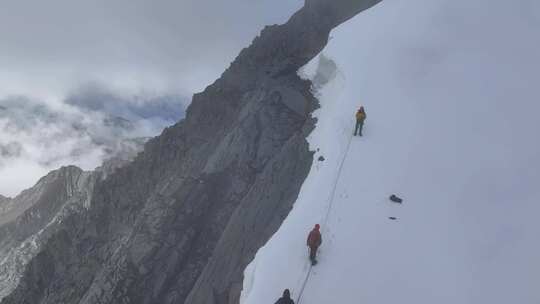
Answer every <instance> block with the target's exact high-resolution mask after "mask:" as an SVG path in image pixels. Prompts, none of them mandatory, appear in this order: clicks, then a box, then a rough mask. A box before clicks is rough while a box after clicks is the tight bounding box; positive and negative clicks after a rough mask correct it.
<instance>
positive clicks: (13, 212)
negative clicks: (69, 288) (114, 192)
mask: <svg viewBox="0 0 540 304" xmlns="http://www.w3.org/2000/svg"><path fill="white" fill-rule="evenodd" d="M97 175H98V174H97V173H90V172H83V171H82V170H81V169H79V168H76V167H65V168H62V169H59V170H56V171H53V172H51V173H49V174H48V175H47V176H46V177H44V178H42V179H41V180H40V181H39V182H38V183H37V184H36V185H35V186H34V187H32V188H31V189H28V190H26V191H24V192H23V193H21V194H20V195H19V196H17V197H15V198H14V199H12V200H9V201H8V202H7V203H6V204H5V205H4V207H5V208H4V210H3V212H1V213H0V298H2V297H4V296H6V295H8V294H9V293H10V292H11V291H12V290H13V289H14V288H15V287H16V286H17V285H16V284H17V283H18V280H19V278H20V276H21V275H22V273H23V271H24V267H25V266H26V264H27V263H28V261H29V260H30V259H32V258H33V257H34V256H35V255H36V254H37V252H38V251H39V249H40V247H41V245H42V244H43V243H45V242H46V240H47V239H48V237H49V236H50V235H52V234H53V233H54V232H55V228H56V227H57V226H58V225H59V224H60V222H61V221H62V219H64V218H66V217H68V216H69V215H70V214H72V213H74V212H82V211H83V210H84V206H85V205H88V203H89V200H90V197H89V196H90V195H91V191H92V187H93V184H94V182H95V178H97Z"/></svg>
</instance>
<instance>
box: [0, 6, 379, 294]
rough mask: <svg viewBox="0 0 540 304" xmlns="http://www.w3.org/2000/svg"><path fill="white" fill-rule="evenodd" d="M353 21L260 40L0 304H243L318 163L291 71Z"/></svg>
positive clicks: (305, 17)
mask: <svg viewBox="0 0 540 304" xmlns="http://www.w3.org/2000/svg"><path fill="white" fill-rule="evenodd" d="M308 2H309V1H308ZM334 2H335V3H341V2H343V3H349V1H345V0H340V1H334ZM354 2H355V3H357V7H365V6H366V3H373V4H374V2H375V1H354ZM338 7H339V6H338ZM365 8H367V7H365ZM337 12H339V10H338V11H337ZM349 14H350V11H347V15H349ZM346 18H350V17H345V16H343V15H339V14H337V13H334V14H326V12H325V11H323V10H320V9H319V8H318V5H315V6H314V7H312V6H306V8H304V9H302V10H301V11H299V12H298V13H296V14H295V15H294V16H293V17H292V18H291V19H290V20H289V22H288V23H286V24H284V25H281V26H271V27H267V28H266V29H265V30H263V32H262V33H261V35H260V36H259V37H257V38H256V39H255V40H254V42H253V44H252V45H251V46H250V47H249V48H247V49H244V50H243V51H242V52H241V53H240V55H239V56H238V58H237V59H236V60H235V61H234V62H233V63H232V64H231V66H230V67H229V69H227V70H226V71H225V72H224V74H223V75H222V77H221V78H220V79H218V80H217V81H216V82H215V83H214V84H212V85H211V86H209V87H208V88H206V90H205V91H204V92H202V93H199V94H196V95H195V96H194V97H193V102H192V104H191V106H190V107H189V109H188V111H187V116H186V118H185V120H183V121H181V122H180V123H178V124H177V125H175V126H172V127H170V128H167V129H166V130H165V131H164V132H163V133H162V134H161V135H160V136H159V137H156V138H154V139H152V140H150V141H149V142H148V143H147V144H146V146H145V150H144V152H143V153H141V154H140V155H139V156H138V157H137V158H136V159H135V160H134V161H133V162H131V163H129V164H128V165H126V166H125V167H122V168H120V169H118V170H117V171H115V172H114V173H112V174H110V175H108V177H107V178H106V179H104V180H97V181H96V184H95V186H94V187H93V192H92V195H91V196H92V199H91V203H90V204H89V205H88V210H87V211H84V212H77V213H73V214H71V215H70V216H69V217H66V218H65V219H63V221H62V223H61V225H59V226H58V228H57V229H56V231H55V233H54V234H53V235H52V236H51V237H50V238H49V239H48V241H47V243H46V244H44V245H43V248H41V251H40V253H39V254H37V256H36V257H35V258H34V259H33V260H32V261H31V262H30V263H29V264H28V267H27V269H26V272H25V275H24V278H23V279H21V281H20V284H19V286H18V287H17V289H16V290H15V291H14V292H13V293H11V295H9V296H8V297H6V298H4V300H3V301H2V303H4V304H7V303H32V304H33V303H42V304H45V303H51V304H52V303H84V304H90V303H111V304H112V303H166V304H167V303H197V304H199V303H208V304H210V303H213V304H224V303H237V302H238V297H239V294H240V288H241V284H242V273H243V270H244V268H245V266H246V265H247V264H248V263H249V262H250V261H251V259H252V258H253V256H254V254H255V252H256V251H257V249H258V248H260V247H261V246H262V245H263V244H264V243H265V242H266V241H267V240H268V239H269V237H270V236H271V235H272V234H273V233H274V232H275V231H276V230H277V228H278V227H279V225H280V224H281V222H282V221H283V219H284V218H285V217H286V216H287V214H288V212H289V210H290V209H291V207H292V204H293V202H294V201H295V200H296V197H297V195H298V192H299V190H300V186H301V184H302V182H303V181H304V179H305V177H306V176H307V174H308V171H309V169H310V166H311V163H312V161H313V159H312V153H311V152H310V151H309V150H308V144H307V141H306V137H307V135H308V134H309V133H310V131H311V130H312V128H313V127H314V120H313V119H312V118H311V112H312V111H313V110H314V109H315V108H316V107H317V102H316V100H315V98H314V97H313V96H312V94H311V93H310V83H309V82H308V81H305V80H302V79H300V78H299V77H298V76H297V74H296V71H297V70H298V69H299V68H300V67H301V66H303V65H304V64H306V63H307V62H308V61H309V60H310V59H312V58H313V57H314V56H316V55H317V54H318V53H319V52H320V50H322V48H323V47H324V46H325V44H326V43H327V40H328V34H329V32H330V30H331V29H332V27H333V26H335V25H337V24H338V23H339V22H342V21H343V20H346Z"/></svg>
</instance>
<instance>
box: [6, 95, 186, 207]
mask: <svg viewBox="0 0 540 304" xmlns="http://www.w3.org/2000/svg"><path fill="white" fill-rule="evenodd" d="M185 104H186V98H183V97H181V96H175V95H165V96H144V95H136V96H121V95H118V94H115V93H113V92H112V91H110V90H106V89H103V88H101V87H98V86H95V85H93V86H91V87H85V88H83V89H81V90H78V91H77V92H75V93H73V94H72V95H70V96H69V98H67V99H66V100H65V102H63V103H51V102H45V101H42V100H37V99H31V98H28V97H10V98H5V99H2V100H0V193H2V194H4V195H10V196H13V195H16V194H17V193H18V192H19V191H21V190H23V189H25V188H28V187H30V186H31V185H32V184H33V183H35V182H36V181H37V180H38V179H39V178H40V177H41V176H43V175H45V174H46V173H47V172H48V171H50V170H53V169H56V168H58V167H60V166H63V165H68V164H74V165H77V166H79V167H81V168H83V169H87V170H91V169H94V168H95V167H97V166H99V165H101V163H102V162H103V160H105V159H107V158H108V157H111V156H113V155H116V154H117V153H118V152H119V151H120V150H122V149H124V148H125V145H126V143H127V142H128V141H129V140H134V139H139V140H140V139H141V138H146V137H150V136H154V135H157V134H159V133H160V132H161V130H162V129H163V128H164V127H166V126H168V125H171V124H173V123H175V122H176V121H178V120H179V119H180V118H181V117H182V116H183V111H184V105H185Z"/></svg>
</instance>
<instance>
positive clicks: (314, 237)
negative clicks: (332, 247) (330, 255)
mask: <svg viewBox="0 0 540 304" xmlns="http://www.w3.org/2000/svg"><path fill="white" fill-rule="evenodd" d="M321 244H322V236H321V232H319V230H317V229H313V230H311V232H310V233H309V235H308V238H307V245H308V246H309V247H319V246H321Z"/></svg>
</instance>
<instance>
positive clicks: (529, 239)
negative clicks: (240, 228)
mask: <svg viewBox="0 0 540 304" xmlns="http://www.w3.org/2000/svg"><path fill="white" fill-rule="evenodd" d="M539 16H540V5H539V4H537V2H536V1H525V0H522V1H512V2H510V1H502V0H476V1H455V0H407V1H405V0H384V1H383V3H381V4H379V5H377V6H376V7H374V8H372V9H370V10H369V11H366V12H364V13H362V14H360V15H359V16H357V17H356V18H354V19H352V20H351V21H349V22H347V23H346V24H344V25H342V26H340V27H339V28H337V29H336V30H334V31H333V32H332V39H331V40H330V43H329V45H328V46H327V47H326V48H325V50H324V51H323V53H324V54H325V56H327V57H329V58H330V59H332V60H334V61H335V62H336V64H337V66H338V72H337V76H336V77H335V78H334V79H333V80H332V81H331V82H330V83H328V84H327V85H325V86H324V87H322V88H320V89H318V90H317V92H316V93H317V95H318V96H319V100H320V102H321V108H320V109H319V110H317V111H316V112H315V114H314V115H315V116H316V117H317V118H318V122H317V126H316V128H315V130H314V131H313V133H312V134H311V135H310V137H309V139H308V140H309V143H310V147H311V149H312V150H318V152H317V153H316V154H315V158H314V162H313V166H312V168H311V171H310V173H309V176H308V178H307V179H306V181H305V183H304V185H303V186H302V189H301V191H300V195H299V197H298V200H297V201H296V203H295V205H294V208H293V210H292V211H291V213H290V214H289V216H288V217H287V219H286V220H285V221H284V223H283V225H282V226H281V228H280V229H279V231H278V232H277V233H276V234H275V235H274V236H273V237H272V238H271V239H270V240H269V241H268V243H267V244H266V245H265V246H264V247H263V248H261V249H260V250H259V252H258V253H257V255H256V257H255V259H254V260H253V262H252V263H251V264H250V265H249V266H248V267H247V269H246V271H245V279H244V289H243V292H242V297H241V303H242V304H262V303H274V302H275V301H276V300H277V299H278V298H279V296H280V295H281V293H282V292H283V289H285V288H289V289H290V290H291V292H292V296H293V299H294V300H295V302H297V304H298V301H297V300H298V298H299V295H300V293H301V291H302V286H303V284H304V281H305V280H306V277H307V274H308V272H309V270H310V266H309V262H308V252H307V247H306V245H305V243H306V237H307V234H308V232H309V231H310V229H311V228H312V227H313V225H314V224H315V223H320V224H321V226H322V234H323V244H322V246H321V248H320V251H319V264H318V265H317V266H314V267H313V268H312V270H311V272H309V273H310V275H309V277H308V278H307V283H306V285H305V289H304V291H303V293H302V297H301V301H300V303H302V304H323V303H325V304H327V303H372V304H374V303H378V304H387V303H388V304H390V303H391V304H395V303H406V304H408V303H411V304H412V303H415V304H417V303H420V304H423V303H425V304H428V303H430V304H431V303H438V304H445V303H449V304H450V303H452V304H455V303H460V304H467V303H471V304H472V303H474V304H481V303H490V304H497V303H501V304H507V303H521V304H528V303H531V304H533V303H540V292H538V283H539V282H540V262H539V259H538V257H540V245H539V244H540V243H539V242H538V232H539V231H540V229H539V228H540V224H539V223H538V220H537V219H536V218H537V217H538V211H539V210H540V204H539V201H538V198H539V197H540V187H539V184H538V181H540V143H539V140H538V134H537V133H538V131H539V130H540V122H539V121H540V120H539V119H538V110H540V107H539V105H538V102H539V101H540V98H539V97H540V93H539V90H540V88H539V86H538V80H539V79H540V77H539V73H540V72H539V71H540V38H539V37H540V35H538V34H539V29H540V17H539ZM317 62H318V61H317V59H315V60H313V61H312V62H311V63H310V64H308V65H307V66H306V67H305V68H304V69H303V71H301V72H300V73H301V74H303V75H306V77H313V74H314V70H315V69H316V66H317ZM360 105H364V106H365V107H366V112H367V120H366V125H365V129H364V130H365V131H364V137H354V138H353V137H352V133H353V127H354V114H355V112H356V109H357V108H358V107H359V106H360ZM319 156H324V158H325V160H324V161H318V160H317V159H318V157H319ZM341 165H343V166H342V167H341ZM393 193H395V194H397V195H398V196H400V197H402V198H403V199H404V202H403V204H402V205H398V204H395V203H391V202H390V201H389V200H388V197H389V196H390V195H391V194H393ZM390 216H394V217H397V220H396V221H392V220H389V219H388V217H390Z"/></svg>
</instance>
